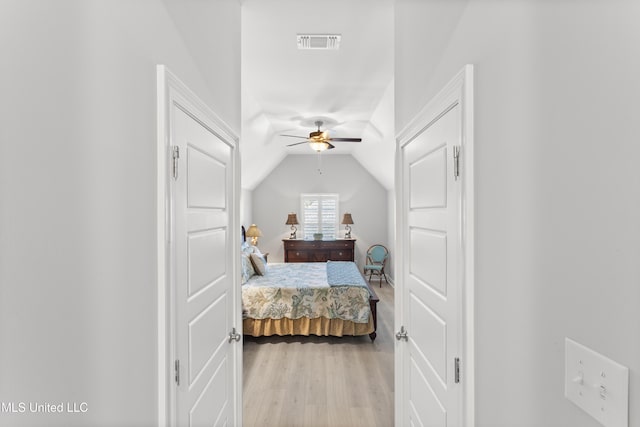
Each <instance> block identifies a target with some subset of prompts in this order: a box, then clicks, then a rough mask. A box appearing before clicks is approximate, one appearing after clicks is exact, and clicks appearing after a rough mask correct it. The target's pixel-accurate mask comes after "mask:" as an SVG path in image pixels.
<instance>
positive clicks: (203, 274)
mask: <svg viewBox="0 0 640 427" xmlns="http://www.w3.org/2000/svg"><path fill="white" fill-rule="evenodd" d="M169 109H170V114H169V122H170V123H169V132H168V133H169V135H170V144H169V147H168V158H169V162H168V170H169V194H170V201H171V203H170V205H169V212H170V213H169V218H170V227H169V228H170V230H169V240H170V241H171V243H170V245H169V247H170V251H171V256H170V265H169V271H170V272H171V273H170V276H171V277H170V292H169V299H170V302H169V303H168V306H169V308H170V312H171V316H170V317H171V321H170V322H169V323H170V328H171V334H170V336H171V339H170V343H169V345H168V347H169V353H170V354H172V356H171V357H170V358H169V360H168V362H169V365H170V370H172V375H171V377H172V378H170V380H171V383H170V385H169V395H170V403H169V411H168V413H169V416H168V418H169V423H168V424H173V425H176V426H181V427H182V426H189V427H191V426H193V427H196V426H229V425H237V424H238V423H239V420H238V419H237V418H234V417H236V415H237V407H238V402H237V401H236V398H237V396H238V395H239V394H240V393H238V391H237V388H238V387H241V383H240V382H239V381H238V378H241V375H240V371H239V370H240V369H241V365H239V364H238V361H239V360H241V359H239V357H238V354H237V353H238V352H241V351H242V342H241V339H240V338H241V337H240V335H239V334H237V333H235V330H234V328H236V327H237V325H236V319H237V318H238V316H237V313H238V310H237V308H236V306H237V304H236V302H237V297H236V295H235V292H236V288H237V287H235V286H234V281H235V280H236V277H235V275H234V274H233V272H234V270H235V269H234V265H235V262H236V261H235V257H234V254H236V253H238V250H237V249H238V248H237V245H236V242H237V241H239V237H238V236H239V233H238V232H237V230H236V229H235V227H234V225H233V224H234V220H233V214H234V212H235V209H234V206H235V201H234V182H235V180H234V173H235V171H234V169H235V168H234V148H235V147H234V144H233V140H229V138H228V137H225V134H224V132H223V131H222V130H220V129H217V128H216V124H215V123H214V122H212V121H211V120H210V118H209V117H207V110H206V109H204V108H198V107H197V106H195V105H193V104H191V103H190V102H188V100H187V99H183V100H181V99H179V97H176V98H174V99H173V101H172V102H170V106H169Z"/></svg>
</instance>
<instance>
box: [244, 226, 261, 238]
mask: <svg viewBox="0 0 640 427" xmlns="http://www.w3.org/2000/svg"><path fill="white" fill-rule="evenodd" d="M247 237H262V231H260V229H259V228H258V227H257V226H256V225H255V224H251V226H250V227H249V229H248V230H247Z"/></svg>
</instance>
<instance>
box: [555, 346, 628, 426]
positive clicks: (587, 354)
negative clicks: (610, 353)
mask: <svg viewBox="0 0 640 427" xmlns="http://www.w3.org/2000/svg"><path fill="white" fill-rule="evenodd" d="M564 395H565V397H566V398H567V399H569V400H570V401H572V402H573V403H575V404H576V405H578V407H580V408H581V409H582V410H583V411H585V412H586V413H588V414H589V415H591V416H592V417H593V418H595V419H596V420H598V421H599V422H600V423H601V424H602V425H604V426H605V427H628V426H629V368H627V367H625V366H622V365H621V364H619V363H617V362H614V361H613V360H611V359H609V358H607V357H605V356H603V355H601V354H599V353H596V352H595V351H593V350H591V349H590V348H587V347H585V346H583V345H582V344H578V343H577V342H575V341H573V340H571V339H569V338H565V382H564Z"/></svg>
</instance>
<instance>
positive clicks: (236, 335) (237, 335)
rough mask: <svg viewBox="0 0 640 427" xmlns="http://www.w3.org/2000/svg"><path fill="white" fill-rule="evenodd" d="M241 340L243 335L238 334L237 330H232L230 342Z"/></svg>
mask: <svg viewBox="0 0 640 427" xmlns="http://www.w3.org/2000/svg"><path fill="white" fill-rule="evenodd" d="M240 338H242V335H240V334H239V333H237V332H236V328H233V329H231V332H229V342H233V340H236V341H240Z"/></svg>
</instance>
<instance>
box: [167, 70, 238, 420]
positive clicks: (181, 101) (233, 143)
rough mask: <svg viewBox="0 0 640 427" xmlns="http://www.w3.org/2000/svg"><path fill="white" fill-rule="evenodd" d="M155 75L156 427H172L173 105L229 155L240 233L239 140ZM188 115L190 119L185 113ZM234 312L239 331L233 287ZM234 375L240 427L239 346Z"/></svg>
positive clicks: (183, 91) (178, 86) (234, 220)
mask: <svg viewBox="0 0 640 427" xmlns="http://www.w3.org/2000/svg"><path fill="white" fill-rule="evenodd" d="M156 75H157V121H158V126H157V132H158V134H157V176H156V180H157V193H156V197H157V203H156V209H157V215H156V221H157V263H158V270H157V274H158V282H157V286H158V319H157V321H158V425H159V426H160V427H169V426H175V425H176V419H175V404H176V395H175V387H173V386H172V385H173V360H174V358H175V356H174V353H175V344H174V342H175V331H174V322H173V320H172V319H173V318H174V307H173V304H172V301H173V300H174V296H173V291H172V289H171V288H172V287H171V286H170V283H171V282H172V278H171V275H172V274H173V271H175V268H173V267H172V265H173V263H174V255H173V254H172V251H171V247H172V246H171V245H172V243H171V242H172V240H173V238H172V236H171V230H172V224H171V220H172V204H171V200H172V199H171V197H172V196H171V184H170V178H169V177H170V171H169V164H170V162H169V156H170V147H171V142H172V141H171V122H172V117H171V111H172V106H173V105H177V106H178V107H180V108H181V109H183V110H184V111H185V112H187V113H188V114H194V113H195V114H196V115H197V119H198V120H199V121H201V122H202V120H204V121H205V122H203V124H204V125H206V127H208V128H209V129H210V130H211V131H212V132H214V133H215V134H217V135H218V137H220V139H222V140H223V141H224V142H225V143H226V144H228V145H229V147H230V148H231V150H232V155H231V158H232V160H231V162H232V167H233V168H234V177H233V183H232V184H231V186H232V190H231V191H232V196H231V198H232V203H231V206H232V209H233V212H232V215H231V221H230V224H229V227H230V228H231V229H232V230H239V229H240V224H239V219H238V214H237V213H238V212H239V208H240V201H239V200H240V196H239V195H240V157H239V149H238V137H237V136H236V134H235V133H234V132H233V130H231V128H230V127H229V126H227V125H226V124H225V123H224V121H222V119H220V117H218V115H216V114H215V112H213V111H212V110H211V109H210V108H209V107H208V106H207V105H206V104H205V103H204V102H203V101H201V100H200V98H198V96H197V95H195V94H194V93H193V92H191V90H190V89H189V88H188V87H187V86H185V85H184V84H183V83H182V82H181V81H180V80H179V79H178V78H177V77H176V76H175V75H174V74H172V73H171V72H170V71H169V70H168V69H167V67H166V66H164V65H158V66H157V69H156ZM190 112H191V113H190ZM230 245H231V250H232V251H233V253H235V254H237V256H236V257H235V258H234V261H233V263H234V265H233V275H234V282H236V283H239V280H240V277H239V273H238V272H239V271H240V268H239V263H240V242H239V239H230ZM232 301H233V306H234V307H236V308H237V309H236V310H234V311H235V313H234V314H235V316H234V324H235V325H236V328H238V326H237V325H240V326H239V327H240V328H242V318H241V314H242V313H241V310H240V307H241V295H240V286H233V294H232ZM233 349H234V350H233V363H234V364H235V366H236V369H234V389H235V393H234V394H235V397H234V400H233V402H234V408H233V409H232V414H233V421H232V423H233V424H235V425H242V345H237V346H234V347H233Z"/></svg>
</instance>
